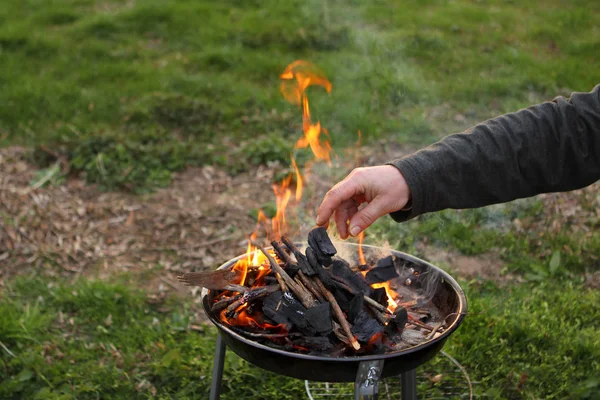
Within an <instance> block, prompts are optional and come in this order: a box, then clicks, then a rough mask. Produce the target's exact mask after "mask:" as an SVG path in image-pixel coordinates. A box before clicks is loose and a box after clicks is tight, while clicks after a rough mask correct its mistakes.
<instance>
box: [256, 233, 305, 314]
mask: <svg viewBox="0 0 600 400" xmlns="http://www.w3.org/2000/svg"><path fill="white" fill-rule="evenodd" d="M251 244H252V245H253V246H254V247H256V248H258V249H259V250H260V251H262V253H263V254H264V255H265V257H267V260H269V264H271V268H272V269H273V271H274V272H275V273H277V274H279V275H281V278H282V279H283V281H284V282H285V284H286V285H287V287H288V288H290V290H291V291H292V292H294V294H295V295H296V296H298V299H299V300H300V302H301V303H302V305H303V306H304V307H306V308H311V307H313V306H314V305H315V304H316V300H315V298H314V297H313V295H312V294H310V292H308V291H305V290H303V289H302V288H301V287H300V286H299V285H298V284H297V283H296V282H295V281H294V280H293V279H292V278H291V277H290V276H289V275H288V274H287V272H285V270H284V269H283V268H281V266H280V265H279V263H278V262H277V260H275V259H274V258H273V256H272V255H270V254H269V253H268V252H267V251H266V250H265V249H264V248H263V247H262V246H261V245H259V244H258V243H255V242H253V241H252V242H251Z"/></svg>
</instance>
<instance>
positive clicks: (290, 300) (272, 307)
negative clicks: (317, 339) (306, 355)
mask: <svg viewBox="0 0 600 400" xmlns="http://www.w3.org/2000/svg"><path fill="white" fill-rule="evenodd" d="M263 312H264V313H265V315H266V316H267V317H268V318H270V319H272V320H273V321H275V322H277V323H278V324H284V325H287V326H288V330H291V329H292V326H295V327H296V328H298V330H300V331H301V332H303V333H308V334H314V333H315V330H314V329H313V328H312V327H311V326H310V325H309V324H308V320H307V319H306V315H305V314H306V307H304V306H303V305H302V304H300V302H299V301H297V300H296V299H295V298H294V297H293V296H292V295H291V294H289V293H288V294H285V295H284V294H283V293H282V292H281V291H277V292H275V293H272V294H271V295H269V296H267V297H266V298H265V300H264V301H263Z"/></svg>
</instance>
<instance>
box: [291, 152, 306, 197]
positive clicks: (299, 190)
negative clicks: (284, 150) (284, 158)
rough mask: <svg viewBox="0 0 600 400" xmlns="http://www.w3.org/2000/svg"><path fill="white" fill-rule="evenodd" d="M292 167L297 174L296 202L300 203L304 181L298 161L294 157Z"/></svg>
mask: <svg viewBox="0 0 600 400" xmlns="http://www.w3.org/2000/svg"><path fill="white" fill-rule="evenodd" d="M292 166H293V167H294V171H295V172H296V201H300V200H302V187H303V185H304V182H303V181H302V175H301V174H300V169H299V168H298V164H296V159H295V158H294V157H292Z"/></svg>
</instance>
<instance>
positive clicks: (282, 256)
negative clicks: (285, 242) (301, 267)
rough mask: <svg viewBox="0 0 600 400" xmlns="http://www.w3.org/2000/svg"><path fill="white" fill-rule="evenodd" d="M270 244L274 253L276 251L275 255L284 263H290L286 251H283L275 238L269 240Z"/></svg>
mask: <svg viewBox="0 0 600 400" xmlns="http://www.w3.org/2000/svg"><path fill="white" fill-rule="evenodd" d="M271 246H273V250H275V253H277V257H279V258H280V259H281V261H283V263H284V264H286V265H290V264H291V263H292V260H291V258H290V256H289V255H288V253H286V252H285V250H284V249H283V247H281V245H280V244H279V243H277V241H276V240H273V241H272V242H271Z"/></svg>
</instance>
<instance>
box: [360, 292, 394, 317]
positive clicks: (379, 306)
mask: <svg viewBox="0 0 600 400" xmlns="http://www.w3.org/2000/svg"><path fill="white" fill-rule="evenodd" d="M364 297H365V301H366V302H367V303H368V304H369V305H370V306H373V307H375V308H376V309H378V310H379V311H381V312H383V313H386V314H391V313H390V312H389V310H388V309H387V308H386V307H385V306H384V305H382V304H379V303H378V302H376V301H375V300H373V299H372V298H370V297H369V296H367V295H365V296H364Z"/></svg>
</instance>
